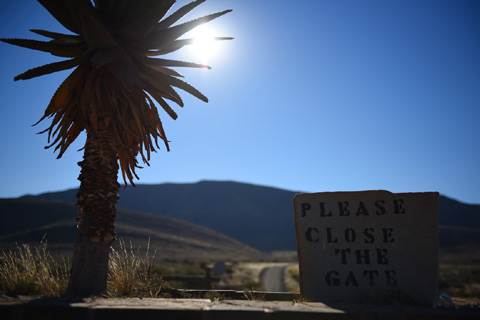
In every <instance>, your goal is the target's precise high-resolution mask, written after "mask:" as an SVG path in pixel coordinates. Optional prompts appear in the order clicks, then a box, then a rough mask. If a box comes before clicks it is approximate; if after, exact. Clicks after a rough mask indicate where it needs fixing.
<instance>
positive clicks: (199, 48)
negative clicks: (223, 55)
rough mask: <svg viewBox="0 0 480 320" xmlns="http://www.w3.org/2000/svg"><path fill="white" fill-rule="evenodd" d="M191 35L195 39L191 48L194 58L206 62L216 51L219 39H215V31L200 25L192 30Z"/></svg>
mask: <svg viewBox="0 0 480 320" xmlns="http://www.w3.org/2000/svg"><path fill="white" fill-rule="evenodd" d="M191 36H192V38H193V39H195V41H194V43H193V45H192V46H191V49H192V50H193V54H194V55H195V57H196V59H198V60H199V61H198V62H200V63H202V64H208V63H209V62H210V61H211V59H212V58H214V57H215V55H216V54H217V52H218V46H219V41H215V36H216V34H215V32H214V31H213V30H212V29H209V28H208V27H206V26H204V25H202V26H199V27H197V28H196V29H195V30H193V31H192V34H191Z"/></svg>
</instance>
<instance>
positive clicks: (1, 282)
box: [0, 240, 172, 298]
mask: <svg viewBox="0 0 480 320" xmlns="http://www.w3.org/2000/svg"><path fill="white" fill-rule="evenodd" d="M139 251H140V249H138V250H133V246H132V245H131V244H130V247H127V246H126V245H125V243H124V241H122V240H121V241H120V248H119V250H114V249H112V252H111V253H110V261H109V270H108V283H107V293H106V295H107V296H109V297H153V298H156V297H165V296H169V295H170V292H171V291H172V289H171V288H170V287H169V285H168V283H166V282H165V281H163V280H162V279H161V277H159V276H158V275H157V274H155V273H153V272H152V270H153V267H152V263H153V258H154V255H153V256H152V257H150V256H149V247H147V251H146V254H145V256H141V255H140V254H139ZM69 276H70V262H69V261H68V260H65V259H63V258H62V259H61V262H60V263H59V262H58V261H57V260H55V259H53V258H52V256H51V255H50V253H49V252H48V250H47V243H46V242H41V243H40V245H39V246H37V247H33V248H32V247H30V246H29V245H26V244H24V245H22V246H20V245H17V250H15V251H8V252H2V256H1V257H0V293H2V294H5V295H7V296H22V295H24V296H35V295H39V296H45V297H59V296H63V295H65V293H66V290H67V285H68V279H69Z"/></svg>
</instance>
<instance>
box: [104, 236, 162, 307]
mask: <svg viewBox="0 0 480 320" xmlns="http://www.w3.org/2000/svg"><path fill="white" fill-rule="evenodd" d="M149 249H150V242H149V243H148V244H147V250H146V253H145V256H144V257H142V256H140V254H139V251H140V248H138V249H137V250H134V249H133V246H132V244H131V243H130V246H129V247H127V246H126V244H125V242H124V241H123V240H120V248H119V250H115V249H113V248H112V252H111V254H110V261H109V268H108V283H107V295H108V296H109V297H149V298H157V297H163V296H166V295H168V294H169V292H170V291H171V288H170V286H169V285H168V283H167V282H165V281H163V280H162V279H161V278H160V277H159V276H158V275H157V274H155V273H153V259H154V258H155V253H154V254H153V255H152V257H150V256H149Z"/></svg>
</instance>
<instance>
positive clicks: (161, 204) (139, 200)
mask: <svg viewBox="0 0 480 320" xmlns="http://www.w3.org/2000/svg"><path fill="white" fill-rule="evenodd" d="M296 193H297V192H294V191H289V190H283V189H279V188H274V187H266V186H259V185H255V184H248V183H240V182H235V181H211V180H204V181H199V182H196V183H186V184H182V183H164V184H148V185H144V184H139V185H137V186H136V187H135V188H125V189H122V190H121V191H120V200H119V201H118V203H117V207H118V208H123V209H129V210H139V211H144V212H150V213H154V214H162V215H166V216H170V217H174V218H178V219H181V220H186V221H190V222H192V223H195V224H199V225H202V226H205V227H208V228H211V229H213V230H217V231H219V232H222V233H224V234H226V235H228V236H230V237H232V238H234V239H237V240H238V241H240V242H242V243H245V244H247V245H249V246H251V247H254V248H257V249H259V250H262V251H274V250H295V249H296V240H295V230H294V216H293V204H292V200H293V197H294V195H295V194H296ZM75 194H76V189H69V190H65V191H61V192H49V193H45V194H40V195H37V196H25V197H22V198H25V199H29V198H34V199H56V200H64V201H69V200H70V201H75ZM439 224H440V225H444V226H455V227H469V228H480V205H469V204H465V203H461V202H459V201H457V200H454V199H450V198H448V197H445V196H443V195H441V196H440V201H439ZM252 235H255V236H254V237H253V236H252Z"/></svg>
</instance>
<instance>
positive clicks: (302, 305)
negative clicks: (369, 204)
mask: <svg viewBox="0 0 480 320" xmlns="http://www.w3.org/2000/svg"><path fill="white" fill-rule="evenodd" d="M460 318H465V319H467V318H472V319H479V318H480V309H478V308H477V309H470V310H452V309H450V310H439V309H431V308H423V307H414V306H384V305H382V306H379V305H350V304H332V305H326V304H323V303H318V302H317V303H313V302H294V301H259V300H221V301H211V300H210V299H151V298H148V299H139V298H130V299H116V298H108V299H107V298H96V299H95V298H89V299H71V298H69V299H67V298H24V299H4V300H3V301H1V302H0V319H4V320H7V319H91V320H100V319H102V320H103V319H116V320H123V319H125V320H131V319H142V320H147V319H186V320H189V319H198V320H205V319H212V320H213V319H222V320H223V319H242V320H244V319H248V320H255V319H296V320H303V319H419V320H420V319H422V320H423V319H460Z"/></svg>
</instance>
